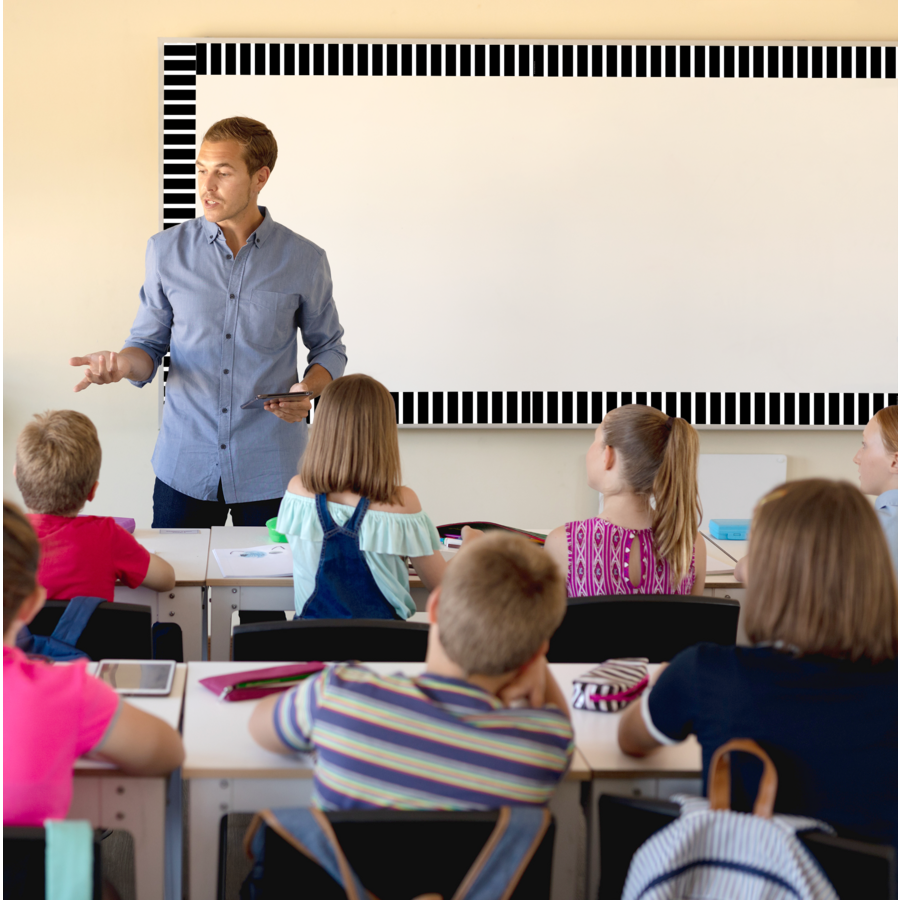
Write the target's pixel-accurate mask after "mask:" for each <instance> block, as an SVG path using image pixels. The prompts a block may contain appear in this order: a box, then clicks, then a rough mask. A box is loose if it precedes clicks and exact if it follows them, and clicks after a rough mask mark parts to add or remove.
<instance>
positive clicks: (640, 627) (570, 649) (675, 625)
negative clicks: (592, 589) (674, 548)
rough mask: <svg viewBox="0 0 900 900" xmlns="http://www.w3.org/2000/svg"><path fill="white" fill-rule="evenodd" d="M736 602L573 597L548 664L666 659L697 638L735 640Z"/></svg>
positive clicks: (647, 596)
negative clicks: (625, 658) (626, 657)
mask: <svg viewBox="0 0 900 900" xmlns="http://www.w3.org/2000/svg"><path fill="white" fill-rule="evenodd" d="M740 610H741V607H740V604H739V603H738V602H737V600H726V599H724V598H723V599H719V598H713V597H695V596H693V595H688V596H680V595H671V596H670V595H668V594H632V595H629V596H613V597H575V598H572V599H570V600H569V602H568V608H567V609H566V616H565V618H564V619H563V621H562V624H561V625H560V626H559V628H557V630H556V633H555V634H554V635H553V637H552V638H551V639H550V650H549V651H548V653H547V659H548V660H549V661H550V662H559V663H581V662H602V661H603V660H605V659H616V658H621V657H624V656H646V657H647V658H648V659H649V660H650V662H652V663H657V662H668V661H669V660H671V659H672V657H674V656H675V655H676V654H677V653H679V652H681V651H682V650H684V649H685V648H686V647H691V646H693V645H694V644H698V643H700V642H701V641H710V642H712V643H714V644H726V645H727V644H733V643H734V642H735V640H736V639H737V623H738V614H739V613H740Z"/></svg>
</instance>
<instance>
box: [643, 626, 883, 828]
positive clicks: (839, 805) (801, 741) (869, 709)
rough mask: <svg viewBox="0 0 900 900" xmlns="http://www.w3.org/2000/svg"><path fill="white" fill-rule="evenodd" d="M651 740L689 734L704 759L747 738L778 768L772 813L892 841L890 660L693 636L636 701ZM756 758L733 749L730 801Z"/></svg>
mask: <svg viewBox="0 0 900 900" xmlns="http://www.w3.org/2000/svg"><path fill="white" fill-rule="evenodd" d="M642 711H643V713H644V721H645V723H646V724H647V727H648V728H649V730H650V731H651V733H652V734H653V735H654V737H656V739H657V740H661V741H662V742H663V743H676V742H678V741H681V740H684V738H686V737H687V736H688V735H689V734H696V735H697V740H698V741H699V742H700V744H701V746H702V748H703V781H704V789H705V785H706V777H707V773H708V771H709V761H710V758H711V756H712V754H713V752H714V751H715V750H716V748H717V747H720V746H721V745H722V744H724V743H725V742H726V741H728V740H730V739H731V738H752V739H753V740H755V741H756V742H757V743H759V744H760V745H761V746H762V747H763V748H764V749H765V751H766V752H767V753H768V754H769V755H770V756H771V757H772V761H773V762H774V763H775V767H776V769H777V770H778V795H777V798H776V801H775V809H776V811H777V812H785V813H794V814H797V815H806V816H812V817H814V818H817V819H823V820H824V821H826V822H829V823H830V824H831V825H833V826H834V827H835V828H836V829H837V830H838V832H839V833H841V834H844V835H846V836H849V837H858V838H862V839H865V840H874V841H878V842H880V843H890V844H894V845H895V846H896V844H897V662H896V660H888V661H885V662H883V663H880V664H878V665H873V664H872V663H870V662H868V661H865V660H863V661H860V662H856V663H851V662H847V661H842V660H836V659H831V658H829V657H824V656H805V657H799V658H797V657H794V656H793V655H791V654H790V653H786V652H783V651H779V650H775V649H774V648H772V647H721V646H718V645H716V644H698V645H697V646H695V647H690V648H689V649H687V650H685V651H683V652H682V653H679V654H678V656H676V657H675V659H673V660H672V663H671V665H670V666H669V667H668V668H667V669H666V670H665V671H664V672H663V673H662V674H661V675H660V677H659V680H658V681H657V683H656V684H655V685H654V686H653V689H652V691H650V693H649V695H647V699H646V701H645V702H644V703H643V710H642ZM761 770H762V768H761V764H760V763H759V762H758V761H757V760H754V759H753V758H751V757H748V756H747V755H746V754H734V755H733V756H732V763H731V772H732V805H733V807H734V808H736V809H744V810H749V809H750V808H751V807H752V800H753V798H754V797H755V796H756V786H757V783H758V781H759V775H760V772H761Z"/></svg>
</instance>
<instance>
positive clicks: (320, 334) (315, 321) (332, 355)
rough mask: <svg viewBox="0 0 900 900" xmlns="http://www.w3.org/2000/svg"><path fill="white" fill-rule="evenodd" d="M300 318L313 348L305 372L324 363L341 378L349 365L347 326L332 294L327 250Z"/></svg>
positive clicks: (302, 333)
mask: <svg viewBox="0 0 900 900" xmlns="http://www.w3.org/2000/svg"><path fill="white" fill-rule="evenodd" d="M299 319H300V321H299V322H298V324H299V326H300V333H301V335H302V337H303V343H304V344H305V345H306V347H307V349H308V350H309V353H308V354H307V356H306V363H307V365H306V369H305V370H304V374H306V372H308V371H309V370H310V368H311V367H312V366H314V365H320V366H322V367H323V368H324V369H327V370H328V373H329V374H330V375H331V377H332V378H340V377H341V375H343V374H344V367H345V366H346V365H347V350H346V347H345V346H344V343H343V341H342V340H341V338H343V336H344V329H343V328H342V327H341V322H340V319H339V318H338V311H337V307H336V306H335V303H334V297H333V296H332V285H331V267H330V266H329V265H328V257H327V256H326V255H325V253H324V251H323V252H322V253H321V255H320V258H319V265H318V267H317V269H316V272H315V274H314V275H313V277H312V279H311V283H310V288H309V295H308V296H306V297H304V298H303V302H302V304H301V306H300V311H299Z"/></svg>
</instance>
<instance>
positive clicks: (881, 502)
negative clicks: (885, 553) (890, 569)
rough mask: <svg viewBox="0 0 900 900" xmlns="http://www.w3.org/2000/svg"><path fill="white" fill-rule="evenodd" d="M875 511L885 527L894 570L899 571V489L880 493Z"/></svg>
mask: <svg viewBox="0 0 900 900" xmlns="http://www.w3.org/2000/svg"><path fill="white" fill-rule="evenodd" d="M875 512H877V513H878V520H879V521H880V522H881V527H882V528H883V529H884V536H885V537H886V538H887V542H888V550H890V551H891V559H892V560H893V561H894V572H896V571H897V489H896V488H894V490H892V491H885V492H884V493H883V494H879V495H878V497H877V498H876V500H875Z"/></svg>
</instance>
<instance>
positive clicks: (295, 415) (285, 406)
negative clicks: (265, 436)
mask: <svg viewBox="0 0 900 900" xmlns="http://www.w3.org/2000/svg"><path fill="white" fill-rule="evenodd" d="M308 390H310V388H308V387H307V386H306V382H305V381H301V382H300V383H299V384H295V385H292V386H291V393H292V394H293V393H296V392H297V391H308ZM312 401H313V398H312V397H298V398H297V399H296V400H268V401H266V404H265V408H266V409H267V410H268V411H269V412H270V413H274V414H275V415H276V416H278V418H279V419H284V421H285V422H302V421H303V420H304V419H305V418H306V417H307V415H308V414H309V410H310V408H311V407H312Z"/></svg>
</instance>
